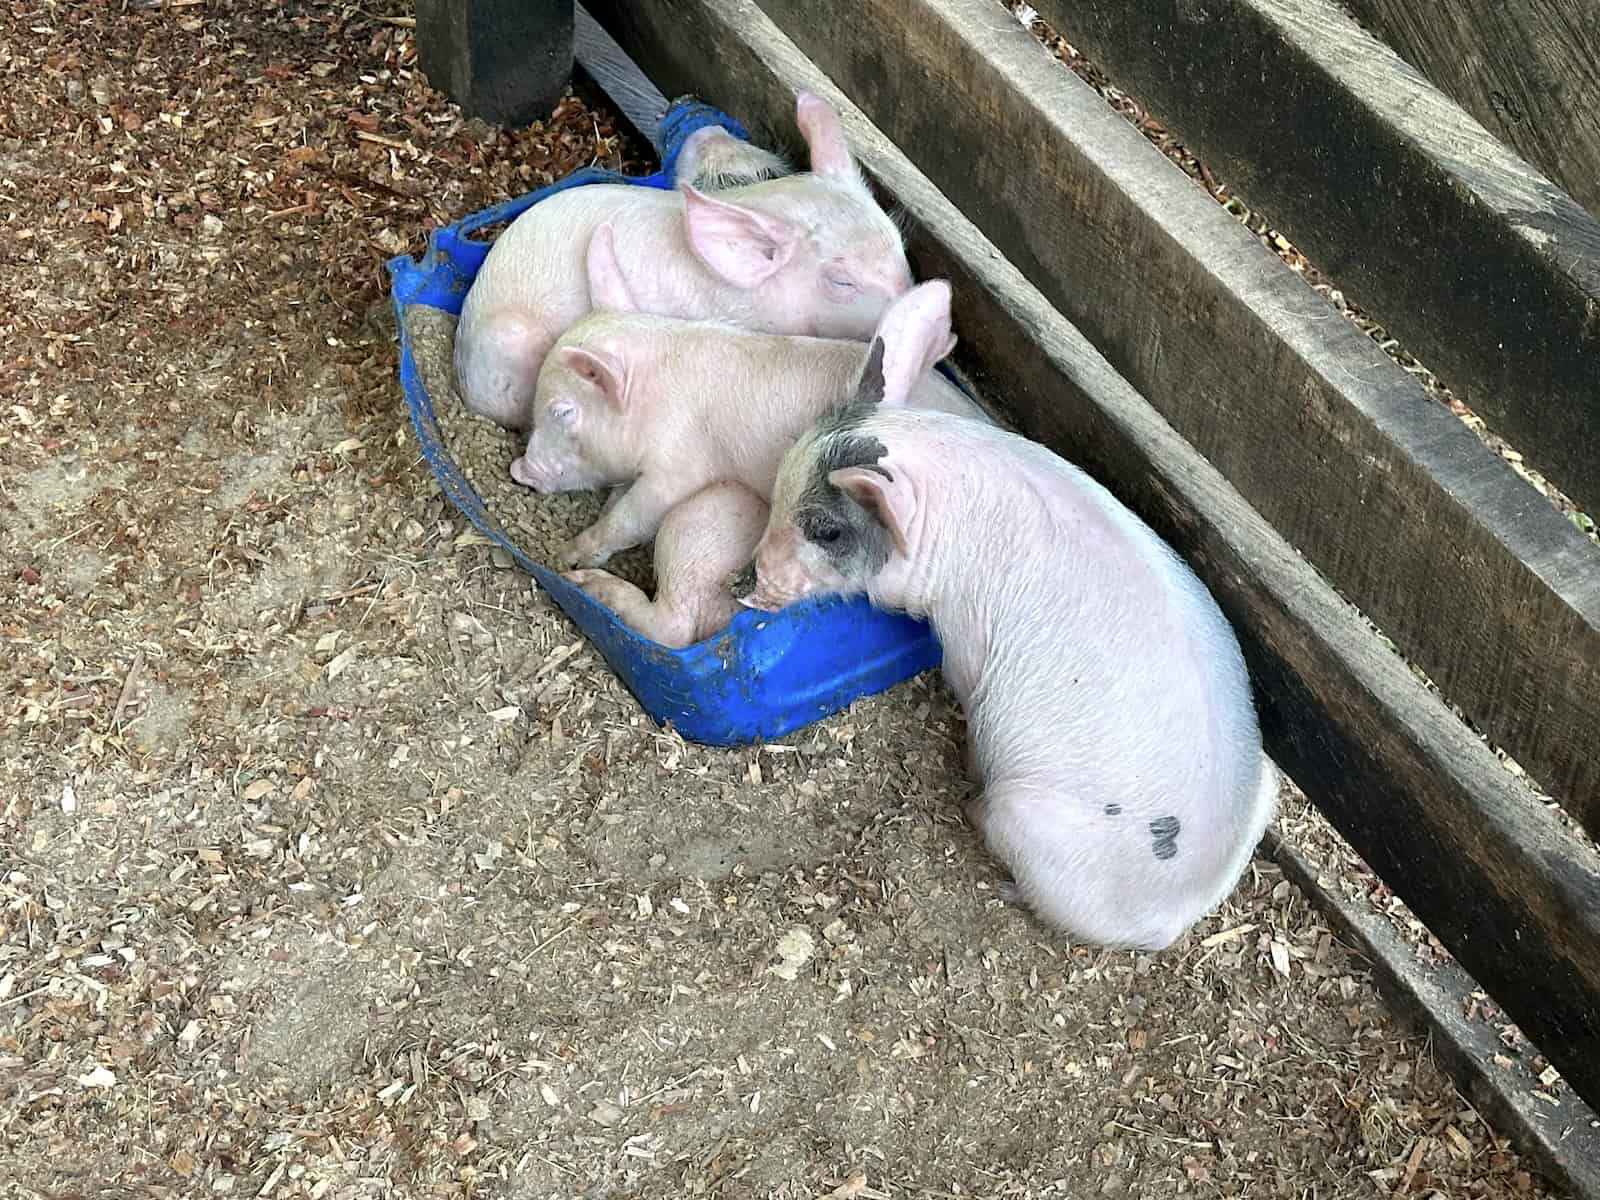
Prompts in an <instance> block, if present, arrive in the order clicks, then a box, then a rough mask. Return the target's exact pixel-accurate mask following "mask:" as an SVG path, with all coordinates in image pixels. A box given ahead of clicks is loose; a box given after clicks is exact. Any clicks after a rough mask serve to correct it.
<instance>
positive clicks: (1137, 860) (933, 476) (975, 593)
mask: <svg viewBox="0 0 1600 1200" xmlns="http://www.w3.org/2000/svg"><path fill="white" fill-rule="evenodd" d="M945 286H946V285H944V284H943V283H929V284H924V285H923V288H934V287H940V288H942V287H945ZM923 288H919V289H917V291H921V290H923ZM916 294H917V293H916V292H913V293H912V296H915V295H916ZM908 299H909V297H908ZM944 336H946V335H945V332H944V329H943V327H942V326H929V325H918V324H917V323H915V322H906V323H905V324H903V325H901V326H900V327H899V328H898V329H895V330H891V331H888V332H887V333H886V334H885V335H884V336H883V337H882V338H881V339H880V340H878V341H875V342H874V343H873V345H872V352H873V355H874V361H877V362H881V364H882V366H881V372H877V371H868V372H867V373H866V374H865V375H864V377H863V379H862V381H861V384H860V386H859V387H858V389H857V391H856V392H855V394H854V396H853V397H852V396H848V395H846V396H843V397H841V400H842V401H843V402H844V403H842V404H841V407H839V408H838V409H836V410H834V411H833V412H830V413H829V414H828V415H827V416H825V417H824V418H823V419H822V420H821V421H820V422H818V424H817V425H815V426H814V427H813V428H812V429H810V430H808V431H807V432H806V434H805V435H804V436H803V437H802V438H801V439H800V440H799V441H798V442H797V443H796V444H795V446H794V447H793V448H792V449H791V450H790V451H789V453H788V454H787V455H786V456H785V458H784V460H783V464H782V467H781V469H780V471H779V473H778V478H777V482H776V485H775V487H774V489H773V493H772V514H771V517H770V519H769V521H768V525H767V530H766V532H765V533H764V534H763V535H762V538H761V543H760V545H759V546H758V547H757V550H756V554H755V562H754V568H755V569H754V580H755V590H754V593H753V594H752V595H750V596H748V597H745V598H743V599H744V603H746V604H748V605H750V606H751V607H753V608H759V609H768V610H776V609H779V608H782V607H783V606H784V605H787V604H790V603H793V602H794V601H795V600H797V599H799V598H800V597H801V596H804V595H807V594H810V593H813V592H823V593H825V592H865V593H866V594H867V596H868V597H869V598H870V599H871V600H872V602H873V603H874V604H876V605H879V606H881V607H884V608H889V609H899V610H904V611H906V612H911V613H915V614H917V615H920V616H924V617H926V618H928V619H929V620H930V621H931V622H932V624H933V627H934V630H935V632H936V633H937V634H938V636H939V640H940V643H941V644H942V646H943V648H944V672H945V677H946V679H947V680H948V681H949V683H950V687H951V689H952V691H954V693H955V695H956V697H957V699H958V700H959V701H960V702H961V704H962V706H963V708H964V709H965V710H966V716H967V734H968V761H969V764H970V765H971V767H972V769H973V770H974V771H975V773H976V774H977V775H978V777H979V779H980V781H981V783H982V785H983V792H982V794H981V796H980V797H979V798H978V799H977V800H976V801H975V802H974V803H973V804H972V805H971V806H970V807H969V809H968V814H969V817H970V818H971V819H972V821H973V822H974V824H975V825H976V826H977V827H978V828H979V829H980V830H981V831H982V832H983V834H984V836H985V839H986V840H987V842H988V844H989V846H990V848H991V849H992V850H993V851H994V852H995V854H996V855H997V856H998V857H1000V858H1001V859H1002V860H1003V861H1005V862H1006V863H1007V864H1008V865H1009V866H1010V868H1011V871H1012V874H1013V876H1014V878H1015V880H1016V884H1017V893H1018V894H1019V896H1020V898H1021V899H1023V900H1024V901H1025V902H1027V903H1028V904H1029V905H1031V906H1032V907H1033V908H1034V910H1035V911H1036V912H1038V913H1039V914H1040V915H1041V916H1042V917H1044V918H1045V919H1046V920H1047V921H1049V922H1051V923H1053V924H1055V925H1058V926H1060V927H1061V928H1063V929H1065V930H1067V931H1068V932H1070V933H1071V934H1072V935H1074V936H1076V937H1079V938H1082V939H1084V940H1086V941H1090V942H1098V943H1102V944H1105V945H1113V946H1133V947H1138V948H1142V949H1148V950H1157V949H1162V948H1164V947H1166V946H1168V945H1170V944H1171V943H1172V942H1173V941H1175V940H1176V939H1177V938H1178V937H1180V936H1181V935H1182V934H1183V933H1184V932H1185V931H1186V930H1187V929H1188V928H1189V927H1190V926H1191V925H1192V924H1193V923H1194V922H1195V921H1197V920H1198V919H1199V918H1200V917H1201V916H1203V915H1204V914H1205V913H1206V912H1207V911H1208V910H1210V909H1211V908H1212V907H1213V906H1215V905H1216V904H1217V903H1219V902H1220V901H1221V900H1222V899H1223V897H1225V896H1226V895H1227V894H1228V892H1229V891H1231V890H1232V888H1233V886H1234V884H1235V883H1236V882H1237V880H1238V878H1239V876H1240V873H1241V872H1242V871H1243V870H1244V867H1245V864H1246V863H1247V861H1248V860H1249V858H1250V854H1251V852H1252V850H1253V849H1254V847H1255V845H1256V843H1257V842H1258V841H1259V839H1260V837H1261V834H1262V831H1263V829H1264V828H1265V827H1266V824H1267V822H1268V820H1270V819H1271V816H1272V813H1273V811H1274V808H1275V806H1276V802H1277V778H1276V772H1275V770H1274V768H1273V767H1272V765H1271V763H1270V762H1269V761H1268V760H1267V759H1266V758H1265V756H1264V755H1263V753H1262V748H1261V737H1260V733H1259V731H1258V728H1257V724H1256V715H1255V710H1254V707H1253V705H1252V703H1251V697H1250V686H1249V679H1248V677H1247V675H1246V672H1245V665H1244V659H1243V657H1242V655H1241V654H1240V651H1239V645H1238V642H1237V640H1236V639H1235V637H1234V634H1233V631H1232V629H1231V628H1230V627H1229V625H1228V623H1227V621H1226V620H1225V619H1224V617H1223V615H1222V613H1221V611H1220V610H1219V609H1218V607H1217V605H1216V602H1215V601H1214V600H1213V599H1212V597H1211V595H1210V594H1209V593H1208V592H1207V591H1206V589H1205V587H1204V585H1202V584H1201V582H1200V581H1199V579H1197V578H1196V577H1195V575H1194V573H1193V572H1192V571H1190V570H1189V568H1188V567H1187V566H1186V565H1185V564H1184V562H1183V561H1182V560H1181V559H1180V558H1179V557H1178V556H1177V555H1176V554H1175V553H1173V551H1172V550H1171V549H1170V548H1169V547H1168V546H1167V545H1166V544H1165V543H1164V542H1162V541H1161V540H1160V539H1159V538H1158V537H1157V536H1156V535H1155V533H1153V532H1152V531H1151V530H1150V528H1149V527H1148V526H1146V525H1145V524H1144V523H1143V522H1141V521H1140V520H1139V519H1138V518H1137V517H1136V516H1134V515H1133V513H1131V512H1129V511H1128V509H1126V508H1124V507H1123V506H1122V505H1121V504H1119V503H1118V502H1117V500H1116V499H1115V498H1114V497H1112V495H1111V494H1110V493H1109V492H1107V491H1106V490H1105V489H1104V488H1103V487H1101V486H1100V485H1099V484H1098V483H1096V482H1095V481H1094V480H1092V479H1091V478H1089V476H1088V475H1086V474H1084V473H1083V472H1082V471H1081V470H1079V469H1078V468H1076V467H1074V466H1072V465H1070V464H1068V463H1067V462H1065V461H1063V460H1062V459H1061V458H1059V457H1057V456H1056V455H1055V454H1053V453H1051V452H1050V451H1049V450H1047V449H1046V448H1044V447H1043V446H1041V445H1039V444H1037V443H1035V442H1032V441H1029V440H1027V439H1026V438H1023V437H1020V436H1017V435H1015V434H1012V433H1007V432H1005V431H1002V430H1000V429H997V428H995V427H993V426H990V425H983V424H979V423H977V422H974V421H970V420H965V419H963V418H961V417H958V416H952V415H949V414H947V413H941V412H928V411H919V410H916V409H912V408H907V407H906V406H905V405H906V401H907V399H908V397H909V389H910V384H911V382H912V380H914V379H915V378H916V372H917V370H918V368H919V366H920V364H921V362H922V359H923V357H924V356H925V355H926V354H927V352H928V348H929V347H930V346H931V345H935V344H937V343H938V342H939V340H940V339H942V338H943V337H944Z"/></svg>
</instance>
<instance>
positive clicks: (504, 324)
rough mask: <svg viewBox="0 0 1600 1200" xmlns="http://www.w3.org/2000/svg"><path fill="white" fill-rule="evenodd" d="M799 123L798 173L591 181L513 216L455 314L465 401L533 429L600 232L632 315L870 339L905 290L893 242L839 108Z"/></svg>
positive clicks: (809, 111)
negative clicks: (658, 182) (739, 180)
mask: <svg viewBox="0 0 1600 1200" xmlns="http://www.w3.org/2000/svg"><path fill="white" fill-rule="evenodd" d="M795 120H796V122H797V123H798V124H799V126H800V131H801V133H802V134H804V136H805V139H806V145H807V148H808V150H809V152H810V156H811V168H812V169H811V171H810V172H808V173H806V174H802V175H785V176H783V177H780V178H774V179H766V180H762V181H760V182H757V183H752V184H750V185H748V186H746V187H739V188H732V189H724V190H720V191H717V192H716V193H714V194H713V193H710V192H703V191H699V190H697V189H695V188H694V187H693V186H690V185H688V184H682V185H681V186H679V187H677V188H674V189H673V190H671V191H663V190H660V189H657V188H645V187H632V186H629V185H626V184H603V183H597V184H590V185H588V186H585V187H579V188H572V189H569V190H567V191H564V192H558V193H557V194H556V195H554V196H550V197H548V198H547V199H545V200H541V201H540V202H539V203H538V204H535V205H534V206H533V207H532V208H530V209H528V210H527V212H525V213H523V214H522V215H521V216H519V217H518V218H517V219H516V220H515V221H513V222H512V223H511V225H510V227H509V228H508V229H506V231H505V232H504V233H502V234H501V235H500V237H499V238H498V239H497V240H496V241H495V243H494V246H493V247H492V248H491V249H490V251H489V255H488V257H487V258H486V259H485V260H484V263H483V267H482V268H481V269H480V270H479V272H478V276H477V278H476V279H475V280H474V281H473V284H472V287H471V288H470V289H469V290H468V292H467V297H466V300H465V302H464V303H463V305H462V308H461V321H460V324H459V325H458V326H457V329H456V345H455V367H456V376H457V382H458V383H459V385H460V390H461V395H462V398H463V399H464V400H465V401H466V404H467V407H468V408H470V409H471V410H472V411H473V412H476V413H480V414H482V415H484V416H487V417H489V418H491V419H492V420H494V421H497V422H498V423H500V424H501V425H504V426H507V427H508V428H513V429H526V428H527V427H528V426H529V425H530V424H531V419H532V403H533V398H534V391H535V389H536V387H537V384H538V379H539V371H540V368H541V366H542V365H543V363H544V359H545V356H546V354H548V353H549V351H550V347H551V346H552V345H553V344H554V342H555V340H556V338H557V337H558V336H559V335H560V334H561V332H562V331H563V330H565V329H567V328H569V327H570V326H571V325H572V324H573V322H575V321H577V320H578V319H579V318H580V317H582V316H583V315H584V314H585V313H587V312H588V311H589V310H590V295H589V291H588V289H587V287H586V286H585V265H584V264H585V255H586V253H587V249H588V246H589V242H590V239H591V238H592V237H593V236H594V233H595V230H596V229H598V228H600V227H601V226H602V225H609V226H610V229H611V233H610V235H609V239H610V244H611V246H612V247H613V250H614V254H615V259H616V264H617V272H618V274H619V276H620V278H621V279H622V282H623V285H624V286H625V287H626V288H627V290H628V292H629V294H630V295H631V296H632V297H633V301H634V305H635V306H636V307H637V308H639V309H640V310H641V311H643V312H648V313H658V314H661V315H663V316H675V317H683V318H696V319H717V320H723V321H731V322H733V323H735V324H737V325H740V326H743V327H745V328H749V329H758V330H763V331H766V332H770V333H795V334H808V335H813V336H818V337H840V338H858V339H864V338H866V337H867V336H868V335H869V334H870V333H871V332H872V329H873V326H874V324H875V323H876V322H877V319H878V317H879V315H880V314H881V313H882V312H883V309H884V306H885V305H887V304H888V303H889V302H890V301H891V300H893V299H894V298H895V297H896V296H899V295H901V294H902V293H904V292H905V291H906V290H908V289H909V288H910V287H911V282H912V280H911V271H910V268H909V267H908V266H907V265H906V257H905V251H904V248H903V247H902V245H901V241H900V233H899V230H897V229H896V228H895V225H894V222H893V221H891V220H890V219H889V217H888V215H887V214H885V213H884V212H883V210H882V209H880V208H879V207H878V205H877V202H876V201H875V200H874V199H873V196H872V192H871V191H870V190H869V189H868V187H867V185H866V183H865V182H864V181H863V180H862V178H861V175H860V173H859V172H858V171H857V170H856V167H855V163H854V162H853V161H852V159H851V157H850V150H849V147H848V146H847V144H846V142H845V137H844V129H843V127H842V126H841V124H840V122H839V117H838V114H837V113H835V112H834V111H833V109H832V108H830V107H829V106H828V105H827V104H826V103H825V102H824V101H822V100H821V99H819V98H818V97H816V96H814V95H811V94H810V93H802V94H801V95H800V97H799V98H798V100H797V101H796V104H795ZM730 140H731V139H730Z"/></svg>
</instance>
